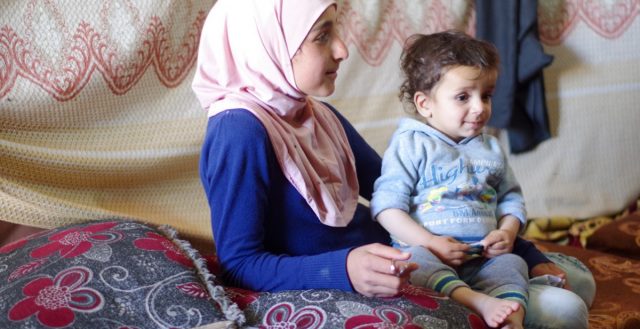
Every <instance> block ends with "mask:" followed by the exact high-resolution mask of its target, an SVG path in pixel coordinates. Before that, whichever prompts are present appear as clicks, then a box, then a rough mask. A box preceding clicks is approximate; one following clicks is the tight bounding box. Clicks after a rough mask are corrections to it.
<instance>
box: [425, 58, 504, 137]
mask: <svg viewBox="0 0 640 329" xmlns="http://www.w3.org/2000/svg"><path fill="white" fill-rule="evenodd" d="M481 73H482V74H481ZM496 79H497V72H484V73H483V72H481V70H480V69H479V68H476V67H472V66H457V67H452V68H450V69H449V70H448V71H447V72H446V73H445V74H443V75H442V78H441V79H440V81H439V82H438V83H437V84H436V86H435V87H434V88H433V89H432V90H431V92H430V93H429V94H424V93H423V94H422V95H423V96H424V98H423V100H424V101H423V102H420V101H416V107H417V108H418V113H419V114H420V115H421V116H423V117H424V118H425V119H426V121H427V124H429V125H430V126H432V127H433V128H435V129H437V130H438V131H440V132H442V133H443V134H445V135H447V136H448V137H449V138H451V139H452V140H454V141H456V142H459V141H461V140H463V139H464V138H467V137H471V136H475V135H478V134H480V133H481V132H482V128H484V126H485V125H486V124H487V122H488V121H489V117H490V116H491V96H492V94H493V90H494V88H495V84H496ZM419 99H420V98H414V100H419Z"/></svg>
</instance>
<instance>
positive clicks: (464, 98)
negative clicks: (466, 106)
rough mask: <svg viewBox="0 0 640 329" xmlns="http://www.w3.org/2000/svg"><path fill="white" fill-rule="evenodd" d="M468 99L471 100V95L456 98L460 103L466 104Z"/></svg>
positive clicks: (461, 95)
mask: <svg viewBox="0 0 640 329" xmlns="http://www.w3.org/2000/svg"><path fill="white" fill-rule="evenodd" d="M468 99H469V95H467V94H460V95H457V96H456V100H457V101H460V102H464V101H466V100H468Z"/></svg>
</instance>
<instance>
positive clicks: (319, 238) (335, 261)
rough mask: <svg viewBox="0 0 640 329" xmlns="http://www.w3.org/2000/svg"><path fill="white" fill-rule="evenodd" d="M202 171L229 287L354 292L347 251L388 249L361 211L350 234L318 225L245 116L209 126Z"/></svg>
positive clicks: (261, 132)
mask: <svg viewBox="0 0 640 329" xmlns="http://www.w3.org/2000/svg"><path fill="white" fill-rule="evenodd" d="M200 167H201V180H202V183H203V187H204V189H205V192H206V195H207V198H208V201H209V205H210V208H211V223H212V229H213V232H214V240H215V243H216V252H217V255H218V258H219V261H220V264H221V269H222V272H223V279H224V280H225V281H226V283H227V284H230V285H232V286H238V287H243V288H246V289H251V290H255V291H280V290H287V289H311V288H333V289H341V290H347V291H349V290H352V287H351V284H350V282H349V278H348V276H347V273H346V266H345V264H346V258H347V254H348V253H349V251H350V250H351V249H352V248H353V247H355V246H359V245H363V244H366V243H371V242H383V243H384V242H385V239H386V241H388V235H386V234H384V231H383V230H382V228H380V227H379V225H377V226H376V225H373V224H375V223H374V222H373V221H371V220H370V216H369V215H368V210H366V209H362V208H363V207H362V206H359V207H358V209H357V210H356V216H355V218H354V219H353V221H352V223H350V224H349V227H347V228H341V227H338V228H334V227H329V226H326V225H324V224H322V223H320V221H319V220H318V218H317V216H316V215H315V214H314V213H313V211H312V210H311V208H310V207H309V205H308V204H307V203H306V202H305V200H304V198H303V197H302V196H301V195H300V194H299V193H298V192H297V190H296V189H295V188H294V187H293V185H291V184H290V183H289V182H288V181H287V180H286V178H285V177H284V175H283V174H282V171H281V169H280V166H279V165H278V163H277V159H276V157H275V154H274V152H273V148H272V145H271V141H270V139H269V137H268V134H267V132H266V130H265V129H264V127H263V126H262V124H261V123H260V122H259V120H258V119H257V118H256V117H254V116H253V115H252V114H251V113H249V112H248V111H245V110H231V111H226V112H222V113H220V114H218V115H216V116H214V117H212V118H210V119H209V125H208V127H207V134H206V137H205V142H204V144H203V151H202V158H201V162H200Z"/></svg>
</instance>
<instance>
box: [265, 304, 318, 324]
mask: <svg viewBox="0 0 640 329" xmlns="http://www.w3.org/2000/svg"><path fill="white" fill-rule="evenodd" d="M326 318H327V316H326V314H325V312H324V310H322V309H321V308H318V307H314V306H306V307H303V308H301V309H300V310H298V311H297V312H296V311H295V307H294V306H293V305H292V304H290V303H280V304H276V305H274V306H273V307H271V309H269V311H267V314H265V316H264V319H263V324H262V325H260V327H259V328H262V329H282V328H286V329H289V328H296V329H316V328H322V327H323V325H324V323H325V322H326Z"/></svg>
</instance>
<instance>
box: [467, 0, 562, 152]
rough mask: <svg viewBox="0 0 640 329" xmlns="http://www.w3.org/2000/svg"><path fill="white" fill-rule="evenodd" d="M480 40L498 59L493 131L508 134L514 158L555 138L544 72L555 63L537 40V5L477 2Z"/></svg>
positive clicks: (526, 0)
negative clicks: (486, 44)
mask: <svg viewBox="0 0 640 329" xmlns="http://www.w3.org/2000/svg"><path fill="white" fill-rule="evenodd" d="M475 7H476V19H477V25H476V37H477V38H478V39H482V40H486V41H489V42H492V43H493V44H494V45H495V46H496V47H497V48H498V53H499V54H500V75H499V76H498V81H497V84H496V90H495V92H494V93H493V99H492V104H493V107H492V109H493V114H492V116H491V120H490V121H489V126H492V127H496V128H503V129H506V130H507V133H508V136H509V147H510V150H511V152H512V153H521V152H525V151H529V150H531V149H533V148H535V147H536V146H537V145H538V144H539V143H540V142H542V141H544V140H546V139H548V138H550V137H551V131H550V128H549V118H548V115H547V105H546V100H545V93H544V80H543V77H542V69H543V68H545V67H546V66H548V65H549V64H551V62H552V61H553V57H552V56H550V55H547V54H545V53H544V49H543V48H542V45H541V44H540V39H539V37H538V1H537V0H509V1H503V0H476V1H475Z"/></svg>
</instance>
